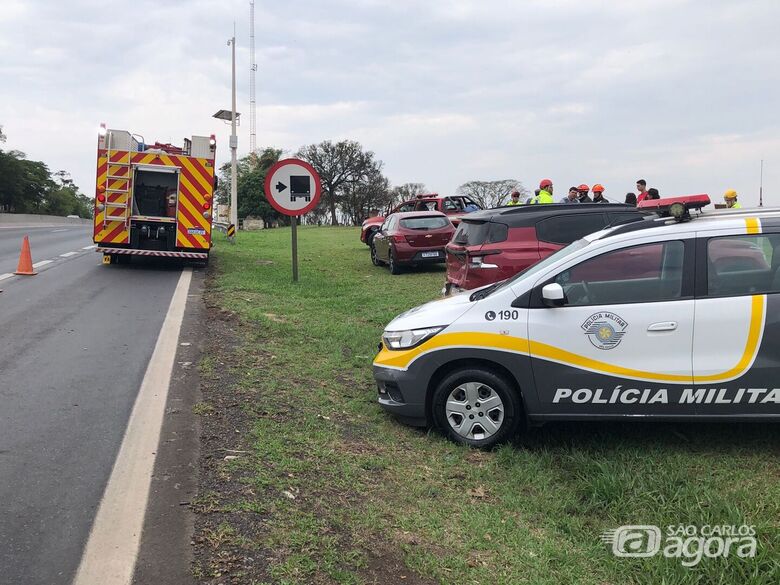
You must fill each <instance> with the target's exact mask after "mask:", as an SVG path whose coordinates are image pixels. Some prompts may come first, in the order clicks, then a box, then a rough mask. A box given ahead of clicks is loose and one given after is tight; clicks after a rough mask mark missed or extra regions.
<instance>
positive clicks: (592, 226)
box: [536, 213, 607, 244]
mask: <svg viewBox="0 0 780 585" xmlns="http://www.w3.org/2000/svg"><path fill="white" fill-rule="evenodd" d="M605 225H607V221H606V219H605V217H604V214H603V213H571V214H566V215H558V216H553V217H549V218H547V219H543V220H542V221H540V222H539V223H537V224H536V237H537V238H539V240H541V241H542V242H550V243H551V244H571V243H572V242H574V241H575V240H579V239H580V238H582V237H585V236H587V235H588V234H592V233H593V232H597V231H599V230H601V229H603V228H604V226H605Z"/></svg>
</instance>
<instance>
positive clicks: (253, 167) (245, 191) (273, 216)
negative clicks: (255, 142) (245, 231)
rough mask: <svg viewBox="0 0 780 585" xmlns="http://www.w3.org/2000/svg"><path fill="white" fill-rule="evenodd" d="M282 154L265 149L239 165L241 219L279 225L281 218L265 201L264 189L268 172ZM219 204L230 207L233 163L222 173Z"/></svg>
mask: <svg viewBox="0 0 780 585" xmlns="http://www.w3.org/2000/svg"><path fill="white" fill-rule="evenodd" d="M281 156H282V151H281V150H280V149H277V148H265V149H263V150H262V151H261V152H259V154H258V152H257V151H256V152H253V153H250V154H248V155H247V156H245V157H243V158H241V159H239V160H238V161H237V165H236V171H237V173H236V183H237V194H236V195H237V198H238V217H239V218H240V219H245V218H247V217H249V216H252V217H260V218H262V219H263V221H265V222H266V224H268V223H271V222H273V221H278V220H279V218H280V217H281V215H280V214H279V213H278V212H277V211H276V210H275V209H274V208H273V207H271V204H270V203H268V200H267V199H266V197H265V192H264V190H263V185H264V184H265V176H266V173H267V172H268V169H270V168H271V166H273V164H274V163H275V162H276V161H278V160H279V157H281ZM216 200H217V202H218V203H219V204H221V205H229V204H230V163H225V164H224V165H222V167H221V168H220V169H219V181H218V184H217V192H216Z"/></svg>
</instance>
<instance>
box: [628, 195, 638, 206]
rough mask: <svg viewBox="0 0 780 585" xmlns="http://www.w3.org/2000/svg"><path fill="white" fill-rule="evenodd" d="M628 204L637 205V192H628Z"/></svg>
mask: <svg viewBox="0 0 780 585" xmlns="http://www.w3.org/2000/svg"><path fill="white" fill-rule="evenodd" d="M626 205H633V206H634V207H636V193H626Z"/></svg>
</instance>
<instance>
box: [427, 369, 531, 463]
mask: <svg viewBox="0 0 780 585" xmlns="http://www.w3.org/2000/svg"><path fill="white" fill-rule="evenodd" d="M521 411H522V405H521V403H520V397H519V395H518V393H517V392H516V391H515V389H514V388H513V387H512V385H511V384H509V383H508V382H507V381H506V380H505V379H504V378H503V377H502V376H498V375H496V374H495V373H493V372H491V371H489V370H484V369H481V368H469V369H464V370H458V371H455V372H453V373H451V374H449V375H448V376H447V377H446V378H444V379H443V380H442V381H441V383H440V384H439V385H438V386H437V387H436V390H435V391H434V393H433V402H432V414H433V420H434V423H435V424H436V426H437V427H438V428H439V429H440V430H441V431H442V432H443V433H444V434H445V435H447V437H448V438H449V439H451V440H452V441H454V442H456V443H462V444H465V445H471V446H473V447H478V448H481V449H489V448H491V447H493V446H495V445H498V444H499V443H503V442H505V441H507V440H509V439H511V438H512V437H513V436H514V435H515V434H517V431H518V429H519V428H520V423H521Z"/></svg>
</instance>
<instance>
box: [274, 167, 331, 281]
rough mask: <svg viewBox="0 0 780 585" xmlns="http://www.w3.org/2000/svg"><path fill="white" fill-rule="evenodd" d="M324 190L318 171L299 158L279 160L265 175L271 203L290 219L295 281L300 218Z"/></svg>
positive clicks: (295, 276)
mask: <svg viewBox="0 0 780 585" xmlns="http://www.w3.org/2000/svg"><path fill="white" fill-rule="evenodd" d="M321 191H322V185H321V183H320V176H319V175H318V174H317V171H315V170H314V167H312V166H311V165H310V164H309V163H307V162H306V161H302V160H299V159H297V158H288V159H284V160H280V161H279V162H277V163H276V164H274V166H272V167H271V168H270V169H268V173H266V176H265V198H266V199H267V200H268V203H270V204H271V206H272V207H273V208H274V209H276V211H278V212H279V213H281V214H283V215H287V216H290V217H291V222H290V228H291V229H290V231H291V233H292V274H293V282H298V226H297V223H298V217H299V216H301V215H303V214H305V213H308V212H309V211H311V210H312V209H314V207H315V206H316V205H317V203H318V202H319V200H320V193H321Z"/></svg>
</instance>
